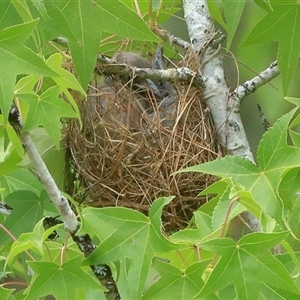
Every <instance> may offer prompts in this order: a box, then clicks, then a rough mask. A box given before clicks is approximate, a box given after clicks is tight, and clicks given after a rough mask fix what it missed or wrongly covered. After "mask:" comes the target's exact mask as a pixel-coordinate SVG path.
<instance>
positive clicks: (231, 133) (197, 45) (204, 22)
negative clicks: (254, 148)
mask: <svg viewBox="0 0 300 300" xmlns="http://www.w3.org/2000/svg"><path fill="white" fill-rule="evenodd" d="M182 5H183V10H184V17H185V20H186V24H187V29H188V32H189V37H190V41H191V45H192V47H193V50H194V52H195V53H197V54H201V56H200V62H199V70H200V73H201V74H202V75H203V76H205V77H206V78H207V81H206V82H205V88H204V90H203V96H204V99H205V101H206V103H207V105H208V107H209V108H210V111H211V115H212V119H213V121H214V124H215V127H216V129H217V133H218V137H219V141H220V142H221V143H222V144H223V145H224V146H225V147H226V149H227V150H228V151H229V152H230V153H231V154H233V155H239V156H242V157H245V158H246V159H248V160H250V161H252V162H253V163H254V157H253V154H252V152H251V149H250V145H249V142H248V140H247V136H246V133H245V130H244V126H243V123H242V120H241V115H240V109H239V105H240V102H239V101H238V99H237V98H233V97H229V95H228V91H229V87H228V86H227V82H226V78H225V74H224V67H223V62H222V58H221V55H220V51H219V50H216V49H215V47H214V46H213V43H211V41H212V40H213V38H214V35H215V29H214V23H213V21H212V19H211V17H210V14H209V10H208V6H207V2H206V0H199V1H192V0H182ZM203 49H204V51H203ZM201 50H202V51H203V52H201ZM245 214H246V215H245V218H246V219H247V221H248V222H249V225H250V226H251V228H252V229H253V230H254V231H261V229H260V224H259V220H257V218H256V217H255V216H253V215H252V214H251V213H249V212H246V213H245Z"/></svg>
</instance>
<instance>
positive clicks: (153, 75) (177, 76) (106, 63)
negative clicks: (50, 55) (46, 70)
mask: <svg viewBox="0 0 300 300" xmlns="http://www.w3.org/2000/svg"><path fill="white" fill-rule="evenodd" d="M54 41H55V42H56V43H58V44H60V45H63V46H65V47H67V46H68V40H67V39H65V38H62V37H59V38H57V39H55V40H54ZM187 44H188V43H187ZM97 62H98V64H97V71H98V72H99V73H100V74H101V75H102V74H103V75H105V76H109V75H116V74H118V75H131V76H136V77H139V78H147V79H151V80H162V81H169V82H178V81H183V82H191V81H193V84H194V86H196V87H198V88H202V87H203V86H204V79H203V78H202V76H201V75H200V74H198V73H195V72H193V71H192V70H190V69H189V68H177V69H168V70H157V69H150V68H135V67H132V66H130V65H126V64H120V63H117V62H116V61H115V60H113V59H110V58H108V57H106V56H104V55H103V54H98V55H97Z"/></svg>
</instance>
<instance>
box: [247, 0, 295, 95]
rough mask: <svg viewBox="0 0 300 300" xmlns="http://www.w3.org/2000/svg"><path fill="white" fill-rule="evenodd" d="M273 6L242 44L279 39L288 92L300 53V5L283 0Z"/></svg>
mask: <svg viewBox="0 0 300 300" xmlns="http://www.w3.org/2000/svg"><path fill="white" fill-rule="evenodd" d="M272 6H273V11H271V12H270V13H269V14H267V15H266V17H265V18H264V19H263V20H262V21H260V22H259V23H258V24H257V25H256V26H255V27H254V29H253V30H252V32H251V33H250V35H249V36H248V37H247V39H246V40H245V41H244V42H243V43H242V46H248V45H254V44H260V43H265V42H275V41H278V54H277V59H278V66H279V70H280V73H281V74H282V84H283V91H284V92H285V93H286V92H287V90H288V87H289V84H290V81H291V79H292V77H293V75H294V73H295V71H296V68H297V64H298V60H299V54H300V34H299V28H300V5H299V3H297V1H291V0H284V1H283V0H281V1H275V2H274V3H272Z"/></svg>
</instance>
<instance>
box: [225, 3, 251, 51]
mask: <svg viewBox="0 0 300 300" xmlns="http://www.w3.org/2000/svg"><path fill="white" fill-rule="evenodd" d="M245 3H246V0H239V1H225V2H224V12H225V17H226V25H227V32H228V37H227V44H226V49H227V50H228V49H229V48H230V45H231V43H232V40H233V37H234V34H235V31H236V29H237V27H238V25H239V22H240V19H241V16H242V12H243V10H244V6H245Z"/></svg>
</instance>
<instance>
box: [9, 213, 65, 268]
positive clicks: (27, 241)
mask: <svg viewBox="0 0 300 300" xmlns="http://www.w3.org/2000/svg"><path fill="white" fill-rule="evenodd" d="M43 222H44V218H43V219H41V220H40V221H39V222H38V223H37V224H36V225H35V226H34V229H33V231H32V232H26V233H22V234H21V235H20V237H19V238H18V240H17V241H15V242H14V243H13V244H12V246H11V249H10V252H9V255H8V256H7V259H6V264H8V263H9V262H10V261H11V260H12V259H13V258H14V257H15V256H17V255H18V254H19V253H21V252H24V251H26V250H29V249H37V250H38V251H39V253H40V254H41V256H42V255H43V253H44V249H43V243H44V241H45V240H46V239H47V238H48V236H49V235H50V234H51V233H52V232H53V231H54V230H56V229H57V228H58V227H61V226H62V224H58V225H55V226H52V227H51V228H48V229H47V230H46V231H45V229H44V226H43Z"/></svg>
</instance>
